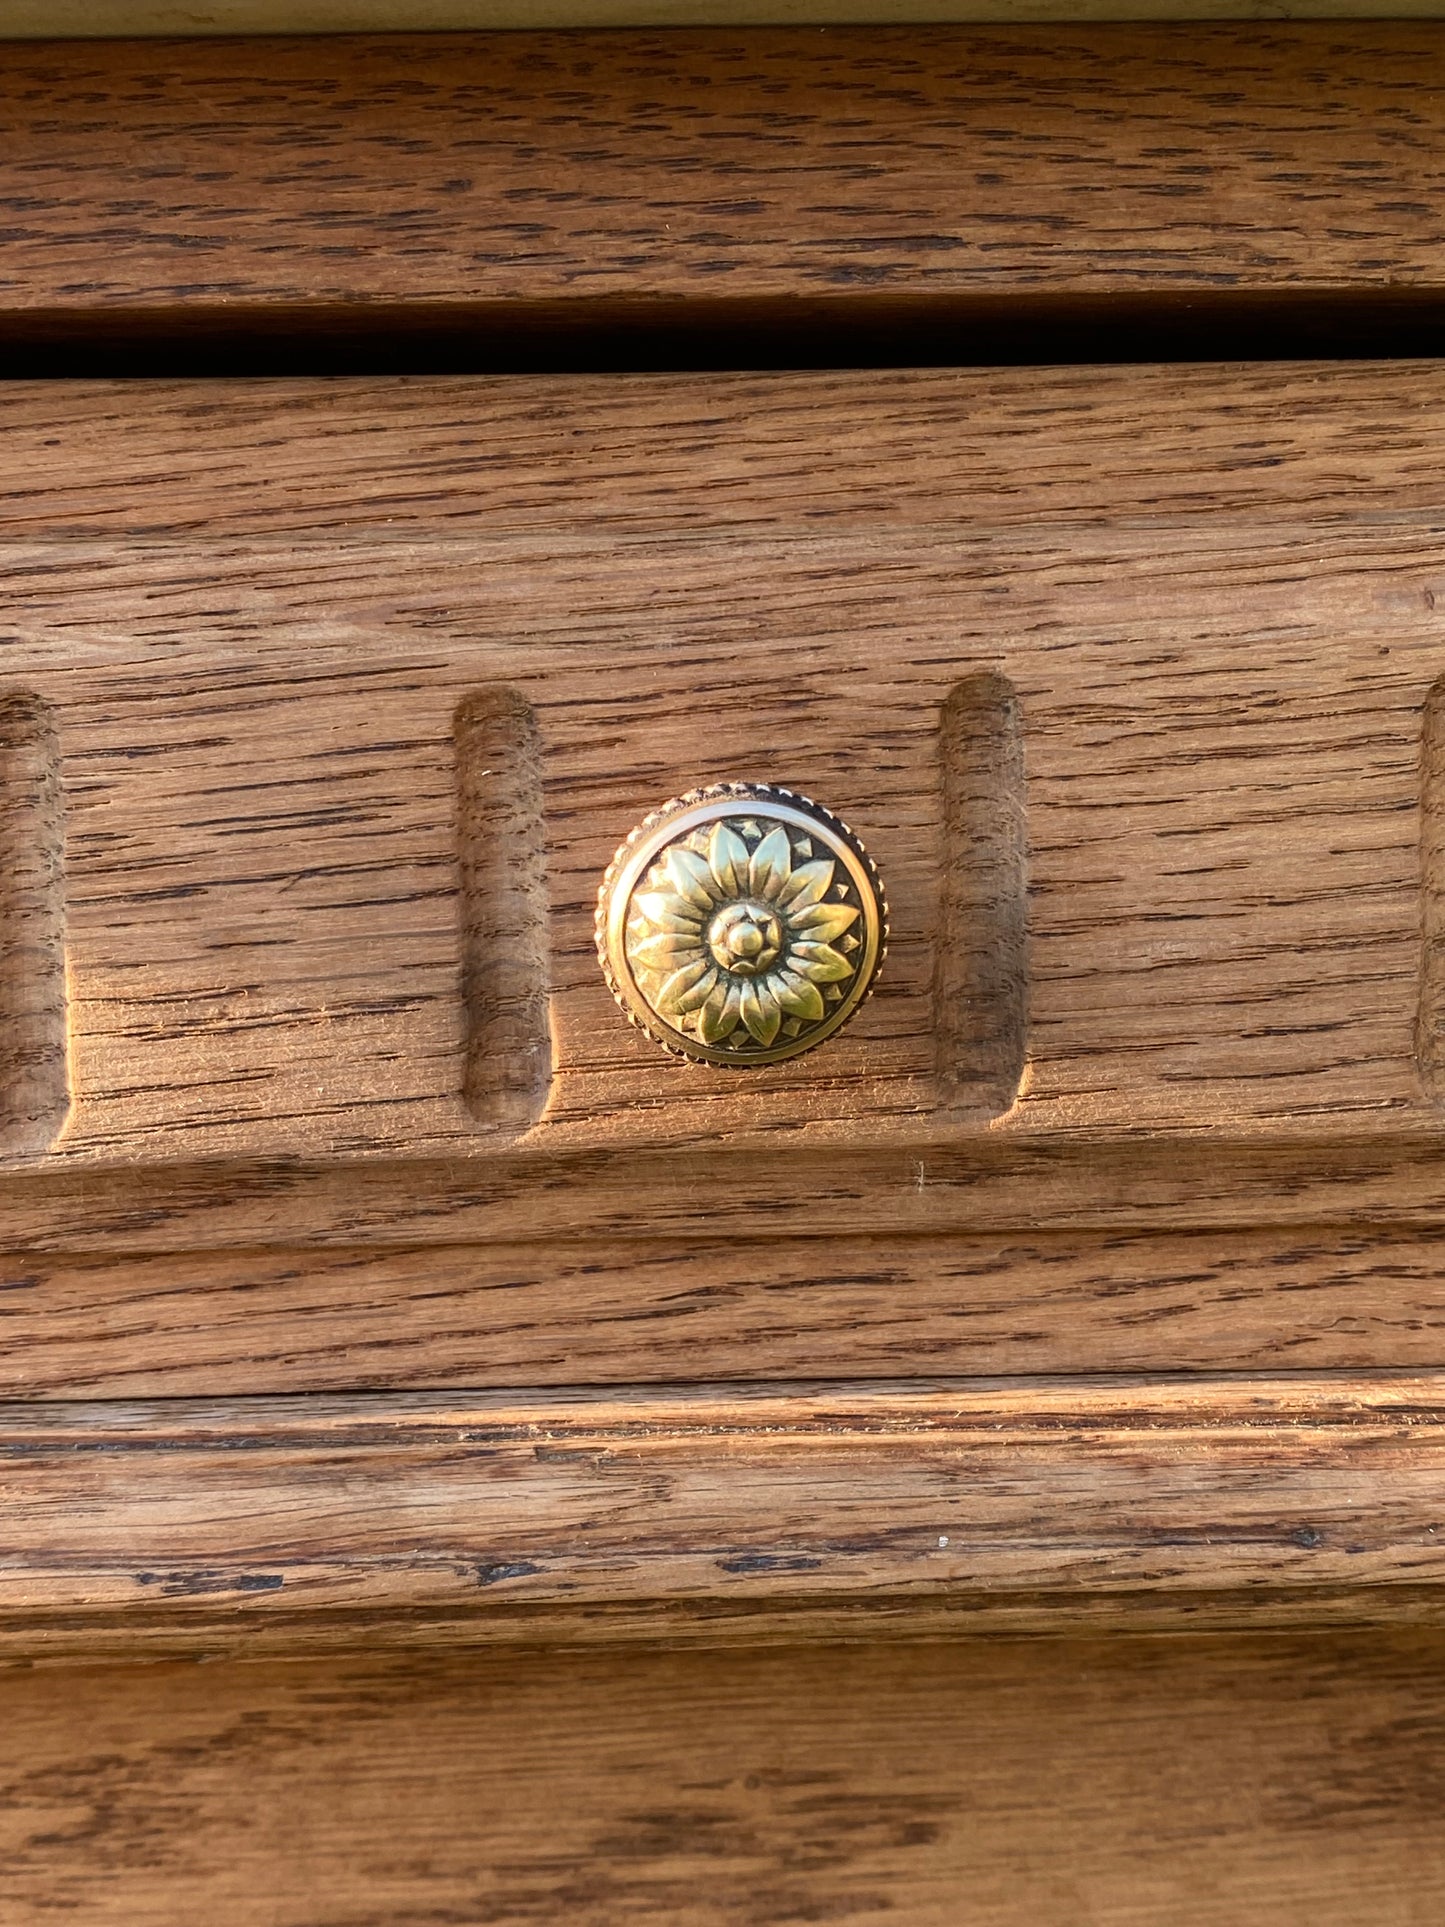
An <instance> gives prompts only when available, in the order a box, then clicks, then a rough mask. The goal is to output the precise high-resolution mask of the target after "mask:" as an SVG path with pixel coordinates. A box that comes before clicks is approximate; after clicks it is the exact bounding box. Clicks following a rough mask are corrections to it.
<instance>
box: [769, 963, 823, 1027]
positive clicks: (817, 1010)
mask: <svg viewBox="0 0 1445 1927" xmlns="http://www.w3.org/2000/svg"><path fill="white" fill-rule="evenodd" d="M773 995H774V996H775V997H776V998H777V1000H778V1002H779V1003H780V1004H781V1005H782V1007H783V1009H784V1010H785V1011H787V1013H788V1015H789V1016H790V1017H805V1018H807V1019H808V1021H809V1022H810V1023H814V1024H816V1023H817V1022H818V1021H819V1019H820V1018H821V1017H822V1016H823V1013H824V1009H825V1006H824V1003H823V993H822V991H821V990H819V988H818V986H817V985H816V984H810V983H809V982H808V980H807V978H806V977H795V976H793V975H792V973H791V972H789V971H781V970H780V971H779V972H778V974H777V976H776V977H774V978H773Z"/></svg>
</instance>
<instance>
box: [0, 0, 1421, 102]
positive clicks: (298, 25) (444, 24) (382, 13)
mask: <svg viewBox="0 0 1445 1927" xmlns="http://www.w3.org/2000/svg"><path fill="white" fill-rule="evenodd" d="M1442 14H1445V5H1442V3H1441V0H1280V4H1279V5H1277V6H1274V7H1271V9H1270V19H1271V20H1272V21H1274V20H1404V19H1413V20H1433V19H1438V18H1440V17H1441V15H1442ZM1259 17H1260V9H1259V5H1258V0H221V4H220V5H212V6H209V7H195V6H157V5H153V4H148V0H9V3H8V4H6V5H4V7H3V8H0V37H9V38H13V39H27V40H52V39H98V38H109V37H111V36H113V35H151V36H156V35H161V36H169V35H178V36H184V37H187V38H189V37H192V36H197V35H203V34H205V35H211V34H255V33H267V34H322V33H391V32H398V33H427V32H438V31H442V32H445V31H452V30H458V29H461V30H469V29H477V28H480V29H488V28H552V27H761V26H828V25H833V26H852V25H872V24H884V23H886V24H888V25H890V26H903V25H911V24H919V25H923V24H928V23H943V22H955V21H956V22H968V21H979V22H985V21H997V22H1005V23H1011V22H1030V21H1043V22H1050V23H1057V24H1059V25H1072V24H1076V23H1078V22H1080V21H1088V20H1100V21H1103V20H1170V21H1178V22H1181V23H1187V22H1190V21H1202V20H1257V19H1258V18H1259ZM1422 84H1423V83H1422Z"/></svg>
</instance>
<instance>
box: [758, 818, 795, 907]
mask: <svg viewBox="0 0 1445 1927" xmlns="http://www.w3.org/2000/svg"><path fill="white" fill-rule="evenodd" d="M792 873H793V846H792V844H791V843H789V841H788V833H787V831H786V830H785V829H784V828H783V826H782V824H781V823H779V824H778V825H777V826H776V827H775V828H773V829H771V830H769V831H768V833H767V835H766V836H765V837H764V838H763V840H762V842H761V843H760V844H759V845H758V847H757V848H756V849H755V850H754V851H753V853H752V856H751V857H750V858H749V859H748V888H749V889H750V890H751V891H752V893H753V895H754V896H755V897H766V898H767V899H768V900H769V901H770V902H771V901H772V900H773V899H774V898H776V896H777V895H778V892H779V891H780V890H781V889H782V887H783V885H784V884H785V883H786V882H787V880H788V878H789V877H790V876H791V875H792Z"/></svg>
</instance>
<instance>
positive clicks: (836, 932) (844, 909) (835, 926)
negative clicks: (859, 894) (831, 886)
mask: <svg viewBox="0 0 1445 1927" xmlns="http://www.w3.org/2000/svg"><path fill="white" fill-rule="evenodd" d="M857 918H858V912H857V910H856V908H855V907H854V906H853V905H852V904H851V903H810V904H809V905H808V907H807V909H806V910H796V911H790V912H789V913H788V921H789V923H791V924H792V926H793V928H794V929H795V930H796V931H797V933H798V935H799V936H800V937H803V938H806V940H807V941H808V942H809V943H831V941H832V940H833V938H834V937H841V936H842V934H843V932H844V931H845V930H846V929H847V928H848V925H849V924H850V923H855V922H856V921H857Z"/></svg>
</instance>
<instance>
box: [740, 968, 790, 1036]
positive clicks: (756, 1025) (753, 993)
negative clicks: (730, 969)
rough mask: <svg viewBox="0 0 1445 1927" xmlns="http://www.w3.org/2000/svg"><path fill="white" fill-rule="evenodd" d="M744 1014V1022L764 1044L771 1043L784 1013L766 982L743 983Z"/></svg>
mask: <svg viewBox="0 0 1445 1927" xmlns="http://www.w3.org/2000/svg"><path fill="white" fill-rule="evenodd" d="M742 1014H743V1022H744V1023H745V1024H746V1025H747V1027H748V1029H749V1030H750V1031H751V1032H752V1034H753V1036H754V1037H756V1038H757V1040H758V1042H759V1043H760V1044H762V1045H764V1046H767V1045H768V1044H771V1043H772V1041H773V1039H774V1038H775V1037H776V1036H777V1034H778V1026H779V1025H780V1024H781V1023H782V1021H783V1013H782V1011H781V1010H779V1009H778V1001H777V999H776V998H775V997H774V996H773V993H772V991H771V990H769V988H768V986H767V983H766V982H749V983H745V984H744V985H743V997H742Z"/></svg>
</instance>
